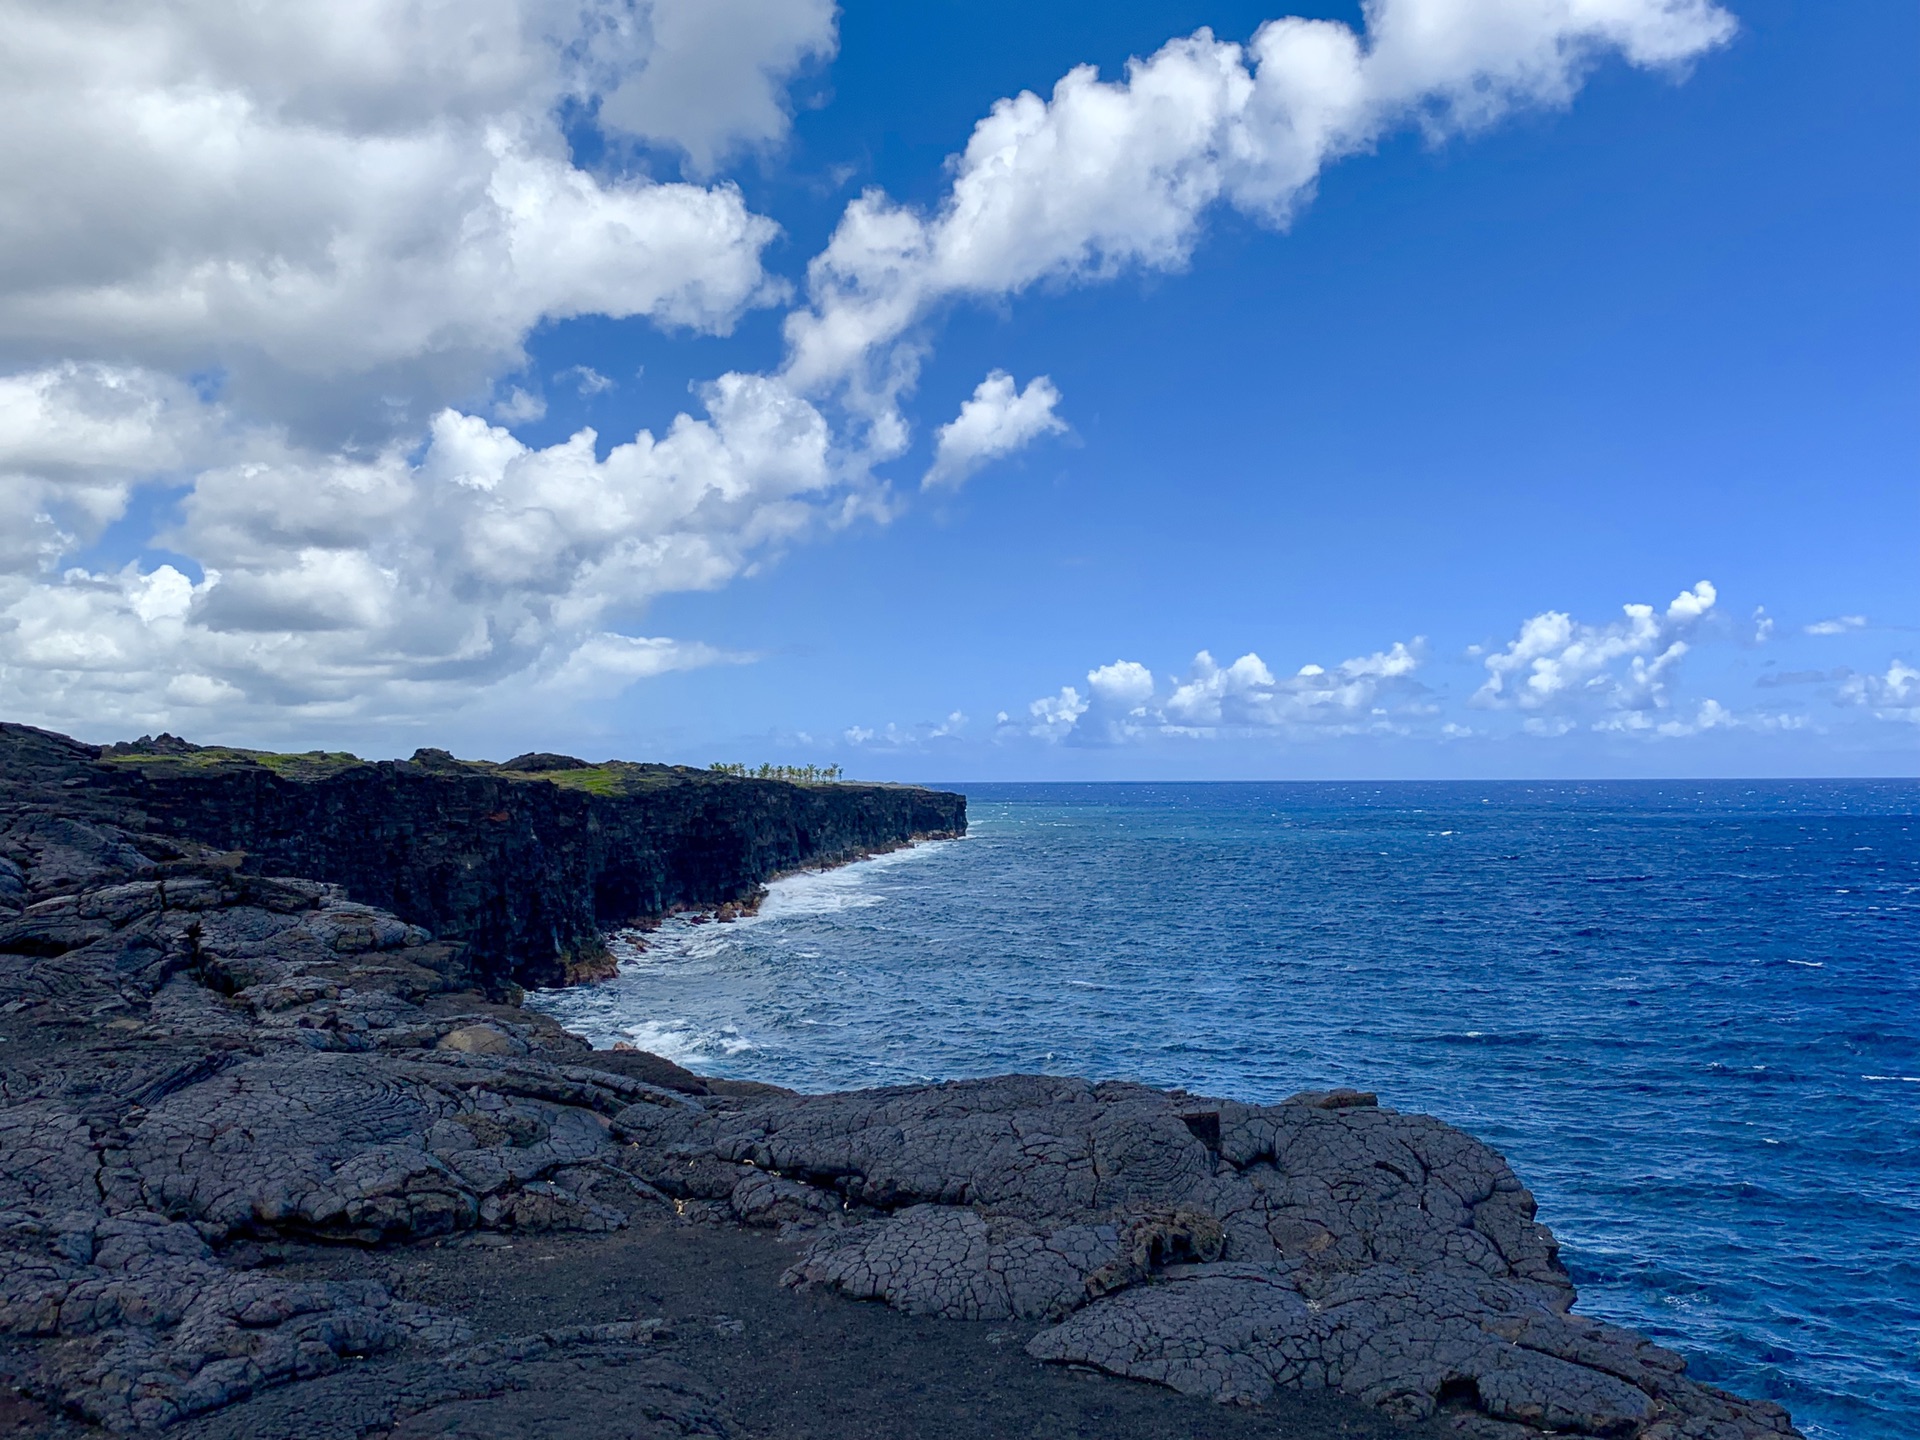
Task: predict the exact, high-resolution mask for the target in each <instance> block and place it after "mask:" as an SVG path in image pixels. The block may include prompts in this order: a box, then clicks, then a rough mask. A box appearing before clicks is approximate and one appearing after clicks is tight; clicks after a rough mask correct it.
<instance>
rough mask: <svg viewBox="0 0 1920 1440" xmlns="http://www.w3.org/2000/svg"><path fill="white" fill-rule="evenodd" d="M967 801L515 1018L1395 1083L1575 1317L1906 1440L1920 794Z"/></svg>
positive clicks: (636, 1035)
mask: <svg viewBox="0 0 1920 1440" xmlns="http://www.w3.org/2000/svg"><path fill="white" fill-rule="evenodd" d="M962 788H964V789H966V790H967V793H968V798H969V802H970V810H971V817H972V824H973V834H972V836H971V838H969V839H967V840H964V841H958V842H953V843H948V844H939V845H930V846H923V847H920V848H919V849H916V850H913V851H909V852H903V853H901V854H896V855H893V856H888V857H884V858H882V859H880V860H877V861H871V862H867V863H865V864H862V865H858V866H853V867H850V868H848V869H845V870H841V871H836V872H832V873H829V874H825V875H819V876H807V877H799V878H797V879H795V880H791V881H784V882H781V884H780V885H779V886H778V887H776V891H775V894H774V895H773V897H772V898H771V899H770V900H769V901H768V903H767V905H766V906H765V907H764V909H763V911H762V914H761V916H760V917H759V918H757V919H755V920H752V921H748V922H743V923H740V924H735V925H700V926H695V925H689V924H685V923H682V922H673V923H671V924H669V925H668V926H667V927H665V928H664V929H663V930H662V931H661V932H660V933H659V934H658V935H656V936H655V937H652V939H651V941H650V943H649V944H648V947H647V949H646V950H645V952H644V953H640V954H637V955H635V956H633V957H632V958H631V959H630V961H629V962H628V964H627V965H626V966H625V969H624V973H623V974H622V976H621V978H620V979H618V980H616V981H613V982H611V983H609V984H607V985H604V986H599V987H595V988H593V989H591V990H577V991H569V992H561V993H558V994H550V995H546V996H541V997H537V998H536V1003H539V1004H541V1005H542V1006H543V1008H547V1009H549V1010H551V1011H553V1012H554V1013H556V1014H558V1015H560V1016H561V1017H562V1018H564V1019H565V1020H566V1021H567V1022H568V1023H569V1024H570V1025H572V1026H573V1027H574V1028H576V1029H580V1030H583V1031H585V1032H586V1033H588V1034H591V1035H593V1036H594V1037H595V1039H596V1040H597V1041H598V1042H599V1043H601V1044H607V1043H611V1042H612V1041H614V1040H616V1039H620V1038H623V1037H624V1038H630V1039H633V1040H634V1041H636V1042H637V1043H639V1044H641V1045H643V1046H644V1047H646V1048H649V1049H655V1050H660V1051H663V1052H665V1053H667V1054H670V1055H672V1056H674V1057H675V1058H677V1059H679V1060H681V1061H682V1062H684V1063H686V1064H689V1065H692V1066H694V1067H695V1068H697V1069H702V1070H705V1071H707V1072H709V1073H718V1074H731V1075H740V1076H749V1077H755V1078H760V1079H766V1080H773V1081H778V1082H781V1083H784V1084H788V1085H792V1086H796V1087H799V1088H803V1089H837V1088H845V1087H848V1086H855V1085H871V1084H880V1083H892V1082H899V1081H910V1080H919V1079H924V1078H934V1077H940V1078H948V1077H958V1076H969V1075H985V1074H993V1073H997V1072H1004V1071H1010V1070H1027V1071H1033V1070H1043V1071H1052V1072H1056V1073H1070V1074H1082V1075H1092V1076H1100V1077H1105V1076H1125V1077H1130V1078H1134V1079H1139V1080H1145V1081H1148V1082H1150V1083H1153V1084H1156V1085H1168V1086H1171V1085H1181V1086H1185V1087H1187V1088H1189V1089H1192V1090H1197V1091H1203V1092H1210V1093H1214V1094H1222V1095H1233V1096H1238V1097H1241V1098H1245V1099H1252V1100H1272V1099H1277V1098H1280V1097H1282V1096H1285V1095H1287V1094H1289V1093H1291V1092H1293V1091H1295V1090H1299V1089H1303V1088H1307V1087H1321V1086H1328V1085H1336V1084H1346V1085H1354V1086H1359V1087H1363V1088H1366V1089H1373V1090H1377V1091H1379V1092H1380V1095H1381V1101H1382V1103H1383V1104H1389V1105H1392V1106H1394V1107H1396V1108H1399V1109H1405V1110H1424V1111H1429V1112H1431V1113H1433V1114H1436V1115H1440V1116H1442V1117H1444V1118H1446V1119H1447V1120H1450V1121H1452V1122H1454V1123H1456V1124H1459V1125H1461V1126H1463V1127H1465V1128H1466V1129H1468V1130H1471V1131H1473V1132H1474V1133H1475V1134H1477V1135H1479V1136H1481V1137H1482V1138H1483V1139H1485V1140H1487V1141H1489V1142H1490V1143H1492V1144H1494V1145H1495V1146H1497V1147H1499V1148H1500V1149H1501V1150H1502V1151H1503V1152H1504V1153H1505V1154H1506V1155H1507V1157H1508V1158H1509V1159H1510V1160H1511V1161H1512V1162H1513V1164H1514V1166H1515V1168H1516V1169H1517V1170H1518V1171H1519V1172H1520V1175H1521V1177H1522V1178H1523V1179H1524V1180H1525V1181H1526V1182H1527V1183H1528V1184H1529V1185H1530V1186H1531V1187H1532V1188H1533V1190H1534V1192H1535V1193H1536V1194H1537V1195H1538V1196H1539V1199H1540V1208H1541V1218H1542V1219H1543V1220H1545V1221H1546V1222H1547V1223H1548V1224H1550V1225H1552V1226H1553V1228H1554V1230H1555V1231H1556V1232H1557V1233H1558V1234H1559V1236H1560V1239H1561V1241H1562V1244H1563V1246H1564V1253H1565V1256H1566V1259H1567V1262H1568V1264H1569V1265H1570V1267H1571V1268H1572V1270H1573V1273H1574V1278H1575V1280H1576V1282H1577V1283H1578V1285H1579V1287H1580V1294H1581V1303H1580V1308H1581V1309H1582V1310H1584V1311H1586V1312H1587V1313H1590V1314H1595V1315H1602V1316H1605V1317H1607V1318H1609V1319H1612V1320H1617V1321H1620V1322H1622V1323H1625V1324H1628V1325H1631V1326H1633V1327H1635V1328H1637V1329H1639V1330H1642V1331H1644V1332H1647V1333H1649V1334H1652V1335H1654V1336H1656V1337H1658V1338H1659V1339H1661V1340H1662V1341H1663V1342H1665V1343H1667V1344H1669V1345H1672V1346H1673V1347H1674V1348H1676V1349H1678V1350H1680V1351H1682V1352H1683V1353H1685V1354H1686V1355H1688V1356H1689V1357H1690V1359H1691V1361H1692V1365H1693V1370H1694V1373H1695V1374H1697V1375H1700V1376H1702V1377H1704V1378H1706V1379H1709V1380H1711V1381H1714V1382H1716V1383H1719V1384H1722V1385H1725V1386H1728V1387H1729V1388H1732V1389H1735V1390H1739V1391H1742V1392H1744V1393H1747V1394H1753V1395H1764V1396H1767V1397H1770V1398H1773V1399H1776V1400H1779V1401H1781V1402H1782V1403H1784V1404H1785V1405H1787V1406H1788V1407H1789V1408H1790V1409H1791V1410H1792V1411H1793V1413H1794V1416H1795V1418H1796V1420H1797V1421H1798V1422H1799V1423H1800V1424H1801V1426H1802V1428H1803V1429H1805V1430H1806V1431H1807V1433H1808V1434H1809V1435H1812V1436H1816V1437H1826V1440H1834V1437H1839V1440H1914V1437H1916V1436H1920V818H1916V817H1917V815H1920V783H1917V782H1913V781H1890V782H1857V781H1849V782H1804V783H1766V784H1751V783H1712V784H1699V783H1687V784H1672V783H1667V784H1652V783H1649V784H1632V783H1607V784H1395V785H1361V784H1293V785H1281V784H1244V785H1173V784H1167V785H1159V784H1156V785H973V786H965V787H962Z"/></svg>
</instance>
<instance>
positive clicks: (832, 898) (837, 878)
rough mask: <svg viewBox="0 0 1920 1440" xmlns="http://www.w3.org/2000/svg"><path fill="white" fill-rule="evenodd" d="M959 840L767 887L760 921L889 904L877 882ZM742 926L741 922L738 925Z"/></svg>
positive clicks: (788, 878)
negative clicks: (878, 891) (876, 889)
mask: <svg viewBox="0 0 1920 1440" xmlns="http://www.w3.org/2000/svg"><path fill="white" fill-rule="evenodd" d="M958 843H960V842H958V841H955V840H926V841H922V842H921V843H920V844H918V845H909V846H906V847H905V848H904V849H900V850H889V851H888V852H887V853H886V854H884V855H870V856H868V857H867V858H866V859H864V860H856V861H854V862H853V863H852V864H851V865H841V866H838V867H836V868H834V869H832V870H804V871H802V872H801V873H799V874H798V875H788V876H785V877H783V878H782V879H779V880H776V881H774V882H773V883H772V884H771V885H769V886H768V887H767V898H766V899H765V900H763V901H761V902H760V913H759V915H758V916H755V917H750V918H753V919H759V920H784V919H789V918H793V917H797V916H802V915H833V914H837V913H839V912H840V911H842V910H864V909H866V908H867V907H868V906H872V905H879V904H882V903H884V902H885V900H886V896H884V895H879V894H876V893H874V892H873V891H872V890H871V889H869V888H868V887H869V885H870V884H871V882H872V881H873V879H874V878H875V877H876V876H878V875H881V874H884V873H885V872H887V871H889V870H892V869H896V868H897V867H899V866H901V865H906V864H910V863H912V862H913V861H916V860H922V859H925V858H927V857H928V856H930V855H937V854H938V853H939V852H940V851H941V850H943V849H945V848H946V847H947V846H949V845H955V844H958ZM736 923H738V922H736Z"/></svg>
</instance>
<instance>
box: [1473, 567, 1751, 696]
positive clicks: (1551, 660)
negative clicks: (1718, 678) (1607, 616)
mask: <svg viewBox="0 0 1920 1440" xmlns="http://www.w3.org/2000/svg"><path fill="white" fill-rule="evenodd" d="M1717 598H1718V597H1717V595H1716V593H1715V591H1714V587H1713V585H1712V584H1711V583H1710V582H1708V581H1705V580H1702V581H1701V582H1700V583H1699V584H1697V585H1695V586H1694V587H1693V588H1692V589H1691V590H1683V591H1681V592H1680V594H1678V595H1677V596H1675V597H1674V599H1673V601H1672V603H1671V604H1669V605H1668V606H1667V608H1666V610H1665V612H1664V613H1663V612H1660V611H1657V610H1655V609H1654V607H1653V606H1651V605H1644V604H1632V605H1623V606H1622V607H1621V612H1622V615H1623V616H1624V618H1623V619H1620V620H1616V621H1613V622H1612V623H1610V624H1607V625H1588V624H1584V623H1581V622H1579V621H1576V620H1575V619H1574V618H1573V617H1572V616H1571V615H1569V614H1567V613H1566V612H1565V611H1562V610H1547V611H1543V612H1541V613H1540V614H1538V615H1535V616H1534V617H1533V618H1532V619H1530V620H1528V621H1526V622H1525V623H1524V624H1523V625H1521V627H1520V633H1519V634H1518V635H1517V636H1516V637H1515V638H1514V640H1513V641H1512V642H1511V643H1510V644H1508V645H1507V646H1506V648H1504V649H1502V650H1500V651H1497V652H1496V653H1494V654H1491V655H1488V656H1487V657H1486V661H1485V664H1486V670H1487V678H1486V681H1485V682H1484V683H1483V684H1482V685H1481V686H1480V688H1479V690H1478V691H1476V692H1475V694H1474V697H1473V703H1474V704H1476V705H1479V706H1483V707H1487V708H1492V709H1498V708H1506V707H1517V708H1518V709H1521V710H1527V711H1542V710H1554V711H1563V712H1564V711H1571V710H1577V709H1583V708H1587V707H1593V708H1599V709H1604V710H1621V711H1633V710H1656V709H1664V708H1665V707H1666V706H1667V704H1668V701H1669V694H1670V690H1671V687H1672V682H1673V675H1674V671H1675V668H1676V667H1677V666H1678V665H1679V663H1680V660H1681V658H1682V657H1683V656H1684V655H1686V653H1687V650H1688V648H1689V646H1688V640H1687V637H1688V636H1689V635H1691V634H1692V633H1693V631H1694V630H1695V629H1696V628H1697V627H1698V626H1699V624H1700V622H1701V621H1702V620H1704V619H1705V618H1706V616H1707V615H1708V614H1709V613H1710V612H1711V611H1712V609H1713V606H1714V602H1715V600H1716V599H1717ZM1536 728H1539V727H1536Z"/></svg>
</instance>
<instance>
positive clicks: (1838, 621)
mask: <svg viewBox="0 0 1920 1440" xmlns="http://www.w3.org/2000/svg"><path fill="white" fill-rule="evenodd" d="M1803 628H1804V629H1805V630H1806V632H1807V634H1809V635H1844V634H1846V633H1847V632H1848V631H1849V630H1864V629H1866V628H1867V617H1866V616H1864V615H1835V616H1834V617H1833V618H1832V619H1829V620H1816V621H1814V622H1813V624H1811V625H1808V626H1805V627H1803Z"/></svg>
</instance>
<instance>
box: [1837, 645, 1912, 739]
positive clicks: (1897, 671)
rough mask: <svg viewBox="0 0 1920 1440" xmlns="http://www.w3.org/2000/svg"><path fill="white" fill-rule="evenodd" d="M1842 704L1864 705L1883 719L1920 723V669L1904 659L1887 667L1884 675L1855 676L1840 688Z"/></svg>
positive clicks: (1850, 677)
mask: <svg viewBox="0 0 1920 1440" xmlns="http://www.w3.org/2000/svg"><path fill="white" fill-rule="evenodd" d="M1839 700H1840V703H1841V704H1842V705H1861V706H1865V707H1867V708H1868V709H1870V710H1872V711H1873V713H1874V715H1875V716H1876V717H1878V718H1879V719H1882V720H1905V721H1909V722H1911V723H1914V724H1920V669H1916V668H1915V667H1914V666H1912V665H1909V664H1908V663H1907V662H1906V661H1904V660H1895V661H1893V662H1892V663H1891V664H1889V665H1888V666H1887V670H1886V673H1885V674H1884V675H1852V676H1849V677H1848V678H1847V680H1846V682H1845V683H1844V684H1842V685H1841V687H1840V695H1839Z"/></svg>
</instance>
